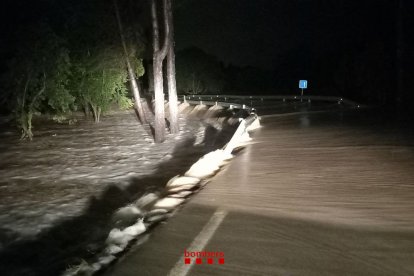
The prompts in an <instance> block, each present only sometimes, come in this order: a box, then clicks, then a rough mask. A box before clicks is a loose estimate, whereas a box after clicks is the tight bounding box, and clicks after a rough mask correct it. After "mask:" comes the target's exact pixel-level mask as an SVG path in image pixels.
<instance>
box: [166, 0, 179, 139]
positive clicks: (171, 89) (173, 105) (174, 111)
mask: <svg viewBox="0 0 414 276" xmlns="http://www.w3.org/2000/svg"><path fill="white" fill-rule="evenodd" d="M167 1H168V5H167V14H168V25H169V27H170V38H169V47H168V54H167V79H168V102H169V109H170V130H171V133H174V134H176V133H178V132H179V131H180V129H179V126H178V102H177V84H176V80H175V53H174V22H173V13H172V6H171V1H172V0H167Z"/></svg>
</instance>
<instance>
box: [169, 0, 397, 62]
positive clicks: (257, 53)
mask: <svg viewBox="0 0 414 276" xmlns="http://www.w3.org/2000/svg"><path fill="white" fill-rule="evenodd" d="M186 3H187V4H186V5H185V6H184V7H180V8H179V9H178V10H177V12H176V41H177V47H178V49H180V48H185V47H188V46H191V45H195V46H198V47H201V48H203V49H204V50H205V51H207V52H209V53H211V54H213V55H216V56H218V57H219V58H220V59H223V60H224V61H226V62H231V63H235V64H241V65H257V66H260V67H265V68H271V67H272V63H273V62H274V61H275V60H276V59H278V58H279V57H280V56H281V55H283V54H285V53H286V52H288V51H290V50H292V49H296V50H297V51H301V52H304V53H306V54H308V55H312V54H314V53H315V52H316V53H317V54H319V53H323V52H328V53H329V51H330V50H331V49H334V48H336V47H341V46H342V47H346V46H347V45H345V44H349V45H350V46H351V47H355V46H358V45H356V44H358V43H359V44H361V43H362V44H364V43H369V41H368V40H369V39H371V40H377V41H381V42H382V43H384V44H390V43H393V42H392V41H393V38H392V37H390V36H392V35H393V25H394V20H395V19H394V13H395V12H394V11H393V10H392V9H393V8H394V7H395V4H394V3H396V2H395V1H387V0H385V1H384V0H375V1H332V0H325V1H323V0H319V1H315V0H278V1H275V0H255V1H252V0H222V1H209V0H197V1H187V2H186ZM334 3H337V4H334ZM339 3H342V5H338V4H339ZM390 8H391V10H390ZM364 39H366V41H364ZM351 44H354V45H351ZM361 46H363V45H361ZM318 52H319V53H318Z"/></svg>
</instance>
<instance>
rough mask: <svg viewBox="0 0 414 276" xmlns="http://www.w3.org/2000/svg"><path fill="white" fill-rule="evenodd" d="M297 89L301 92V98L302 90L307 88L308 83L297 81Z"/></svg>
mask: <svg viewBox="0 0 414 276" xmlns="http://www.w3.org/2000/svg"><path fill="white" fill-rule="evenodd" d="M299 88H300V89H301V90H302V91H301V96H302V97H303V89H306V88H308V81H307V80H300V81H299Z"/></svg>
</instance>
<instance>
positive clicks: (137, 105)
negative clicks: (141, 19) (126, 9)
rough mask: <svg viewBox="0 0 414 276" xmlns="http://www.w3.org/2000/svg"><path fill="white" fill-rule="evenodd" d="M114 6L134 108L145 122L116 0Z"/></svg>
mask: <svg viewBox="0 0 414 276" xmlns="http://www.w3.org/2000/svg"><path fill="white" fill-rule="evenodd" d="M114 6H115V14H116V19H117V22H118V29H119V36H120V37H121V42H122V47H123V49H124V54H125V63H126V65H127V70H128V76H129V80H130V83H131V89H132V93H133V94H134V99H135V108H136V110H137V112H138V116H139V120H140V121H141V123H142V124H146V123H147V119H146V118H145V113H144V109H143V108H142V103H141V96H140V92H139V87H138V84H137V80H136V77H135V72H134V69H133V68H132V65H131V62H130V60H129V55H128V50H127V47H126V42H125V36H124V30H123V28H122V21H121V16H120V15H119V9H118V3H117V0H114Z"/></svg>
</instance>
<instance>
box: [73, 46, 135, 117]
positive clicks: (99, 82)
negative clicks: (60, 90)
mask: <svg viewBox="0 0 414 276" xmlns="http://www.w3.org/2000/svg"><path fill="white" fill-rule="evenodd" d="M122 54H123V53H122V49H120V48H115V47H112V48H109V47H108V48H101V49H98V50H96V51H94V52H89V53H88V55H85V56H84V57H83V58H82V59H80V60H78V63H77V65H76V66H75V69H74V76H73V79H74V86H73V88H74V91H76V92H75V93H76V96H77V98H78V99H79V100H80V101H79V102H80V104H81V105H84V107H85V105H88V106H90V107H91V108H92V111H93V114H94V118H95V121H96V122H99V120H100V115H101V113H102V112H105V111H107V110H108V109H109V107H110V106H111V104H112V103H113V102H118V103H119V105H120V106H121V107H122V108H127V107H129V106H130V104H129V103H130V100H129V99H128V98H127V89H126V86H125V83H126V82H127V76H128V74H127V71H126V69H125V65H124V62H123V61H124V59H123V56H122Z"/></svg>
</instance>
